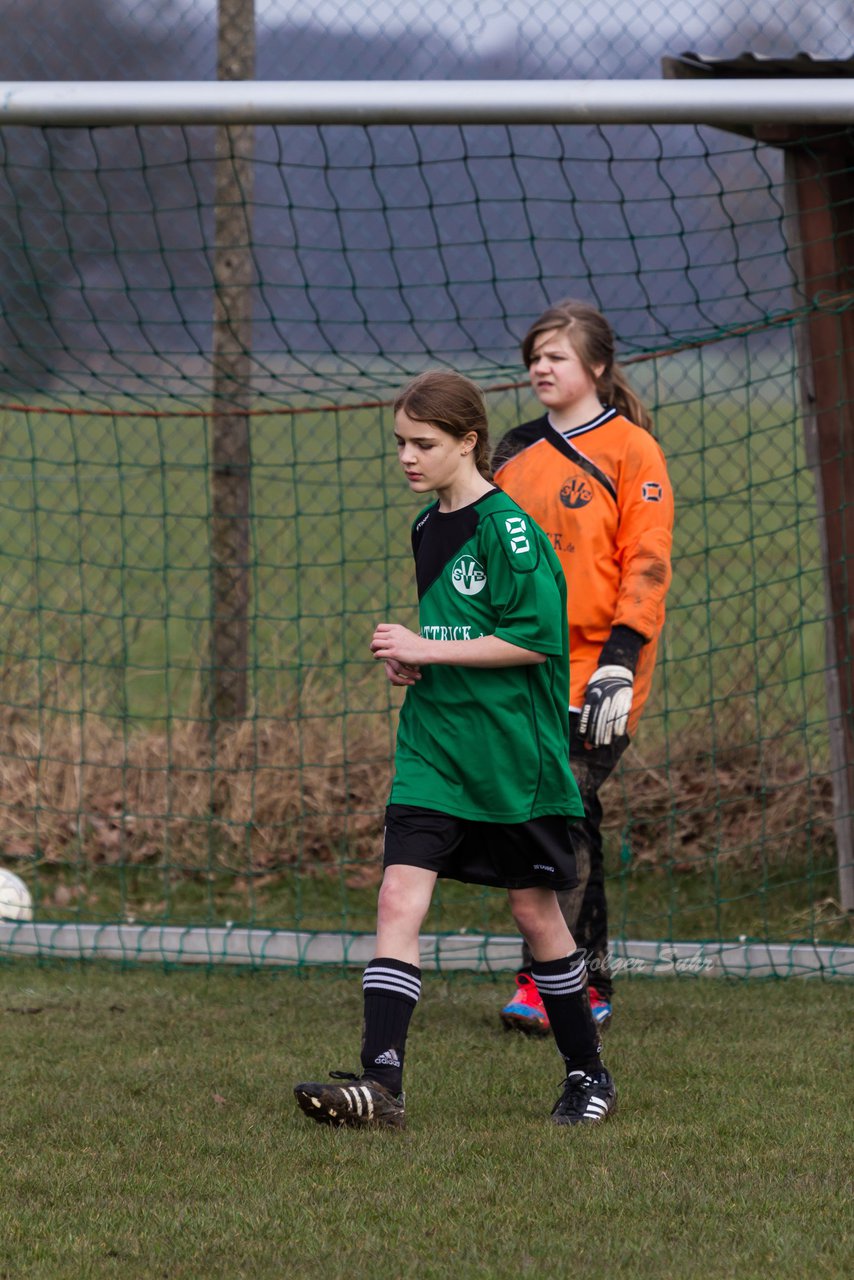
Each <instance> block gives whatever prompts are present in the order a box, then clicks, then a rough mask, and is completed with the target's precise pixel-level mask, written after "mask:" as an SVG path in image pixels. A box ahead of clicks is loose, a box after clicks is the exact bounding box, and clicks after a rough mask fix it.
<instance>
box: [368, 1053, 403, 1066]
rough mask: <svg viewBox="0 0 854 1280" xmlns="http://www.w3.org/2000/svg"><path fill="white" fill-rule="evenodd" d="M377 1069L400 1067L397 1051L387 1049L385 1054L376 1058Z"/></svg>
mask: <svg viewBox="0 0 854 1280" xmlns="http://www.w3.org/2000/svg"><path fill="white" fill-rule="evenodd" d="M374 1066H375V1067H399V1066H400V1058H399V1057H398V1056H397V1050H396V1049H386V1051H385V1053H381V1054H380V1056H379V1057H378V1058H374Z"/></svg>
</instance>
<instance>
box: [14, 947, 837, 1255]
mask: <svg viewBox="0 0 854 1280" xmlns="http://www.w3.org/2000/svg"><path fill="white" fill-rule="evenodd" d="M506 985H507V984H506V982H504V983H502V984H500V985H498V984H493V983H491V982H489V981H483V980H475V979H472V978H470V977H459V978H456V979H454V980H452V981H442V980H440V979H438V978H435V977H430V976H428V977H426V979H425V982H424V994H423V998H422V1003H421V1005H420V1007H419V1009H418V1010H417V1011H416V1015H415V1018H414V1020H413V1028H412V1033H411V1037H410V1044H409V1054H408V1065H407V1090H408V1100H407V1109H408V1128H407V1130H406V1132H405V1133H403V1134H399V1133H388V1132H380V1133H360V1132H352V1131H346V1132H337V1131H336V1132H329V1131H325V1130H322V1129H320V1128H318V1127H316V1126H313V1125H312V1124H311V1123H310V1121H308V1120H306V1119H305V1118H304V1117H303V1116H302V1114H301V1113H300V1112H299V1111H298V1110H297V1108H296V1106H295V1104H294V1101H293V1097H292V1094H291V1089H292V1086H293V1084H294V1083H295V1082H296V1081H297V1080H299V1079H311V1078H324V1077H325V1075H326V1073H327V1071H328V1070H330V1069H339V1068H340V1069H352V1068H354V1067H355V1066H356V1065H357V1053H358V1031H359V1022H360V1016H361V1013H360V1005H361V997H360V990H359V980H358V976H357V975H356V974H355V973H353V974H349V975H347V976H335V975H330V974H326V973H318V972H315V973H311V974H304V975H297V974H293V973H279V974H239V973H223V972H217V973H212V974H210V975H205V974H200V973H196V972H188V971H172V972H164V971H162V970H156V969H154V970H144V969H141V968H140V969H132V970H127V971H121V970H119V969H115V968H110V967H107V966H88V967H78V966H71V967H67V968H66V967H62V966H60V965H55V966H48V967H36V966H34V965H32V964H29V963H24V962H14V963H8V962H7V963H5V964H3V965H2V966H0V1025H2V1032H3V1045H4V1072H3V1120H2V1125H0V1135H2V1136H0V1150H2V1156H3V1163H4V1174H5V1176H4V1194H3V1197H2V1199H0V1226H2V1229H0V1276H2V1277H3V1278H4V1280H17V1278H18V1277H21V1278H26V1280H42V1278H43V1280H100V1277H118V1276H121V1277H123V1278H127V1280H149V1278H151V1280H154V1278H155V1277H157V1278H158V1280H160V1278H161V1277H162V1278H164V1280H167V1278H168V1280H219V1278H220V1277H221V1278H222V1280H237V1278H238V1277H245V1278H246V1280H266V1278H267V1277H270V1278H271V1280H272V1278H273V1277H280V1276H284V1275H288V1276H295V1277H300V1278H302V1280H315V1278H316V1280H345V1278H348V1277H351V1276H354V1275H355V1276H360V1277H363V1278H364V1280H389V1277H398V1276H414V1277H419V1278H421V1277H424V1278H425V1280H426V1278H433V1277H435V1278H436V1280H440V1278H441V1280H444V1278H445V1277H447V1276H451V1275H453V1276H459V1277H461V1278H463V1280H475V1278H477V1280H493V1278H494V1280H504V1278H506V1280H515V1278H516V1277H518V1276H520V1275H522V1276H528V1275H530V1276H548V1277H552V1276H554V1277H558V1276H567V1275H590V1276H608V1277H613V1278H614V1280H647V1278H649V1280H661V1278H662V1277H666V1278H668V1280H670V1278H673V1280H695V1278H696V1280H725V1278H726V1280H752V1278H753V1277H757V1278H758V1277H774V1280H787V1278H789V1277H791V1278H792V1280H802V1278H803V1277H804V1276H805V1275H810V1276H815V1277H819V1278H822V1277H823V1278H826V1280H836V1278H837V1277H838V1278H839V1280H841V1278H842V1277H845V1276H847V1275H849V1274H850V1258H851V1244H852V1242H851V1238H850V1225H851V1220H850V1203H851V1202H850V1194H851V1190H852V1188H851V1183H850V1179H851V1163H850V1149H851V1136H852V1135H851V1127H850V1126H851V1108H850V1093H849V1092H848V1091H847V1090H846V1087H845V1082H846V1080H847V1079H848V1072H849V1067H850V1062H849V1057H850V1036H849V1030H848V1028H850V1019H851V1015H852V1013H854V987H852V986H851V985H850V984H831V983H818V982H815V981H812V982H806V981H796V980H791V981H789V982H786V983H782V982H765V983H734V984H732V983H725V982H723V981H718V980H713V979H699V980H697V979H695V980H690V979H681V980H671V979H652V980H641V979H631V980H626V981H624V982H623V983H622V984H621V985H620V988H619V992H618V1004H617V1008H616V1015H615V1019H614V1026H613V1029H612V1030H610V1031H609V1032H608V1033H607V1036H606V1044H605V1048H606V1060H607V1062H608V1064H609V1065H610V1067H611V1070H612V1071H613V1073H614V1075H615V1077H616V1079H617V1083H618V1089H619V1095H620V1102H619V1108H620V1109H619V1111H618V1114H617V1116H616V1117H615V1118H614V1120H613V1121H611V1122H609V1123H608V1124H607V1125H606V1126H604V1127H602V1128H598V1129H586V1130H583V1131H575V1130H573V1131H566V1130H558V1129H555V1128H553V1127H551V1126H550V1124H549V1122H548V1119H547V1116H548V1112H549V1110H550V1108H551V1105H552V1103H553V1101H554V1099H555V1098H556V1097H557V1094H558V1092H559V1089H558V1085H559V1081H560V1075H561V1073H560V1063H559V1061H558V1059H557V1057H556V1055H555V1053H554V1049H553V1048H552V1047H551V1045H550V1044H548V1043H542V1042H539V1041H536V1042H531V1041H528V1040H526V1039H525V1038H524V1037H521V1036H516V1035H509V1034H506V1033H504V1032H502V1031H501V1029H500V1028H499V1025H498V1021H497V1017H496V1013H497V1009H498V1008H499V1007H500V1004H501V1003H503V1001H504V999H505V998H506V995H507V990H506Z"/></svg>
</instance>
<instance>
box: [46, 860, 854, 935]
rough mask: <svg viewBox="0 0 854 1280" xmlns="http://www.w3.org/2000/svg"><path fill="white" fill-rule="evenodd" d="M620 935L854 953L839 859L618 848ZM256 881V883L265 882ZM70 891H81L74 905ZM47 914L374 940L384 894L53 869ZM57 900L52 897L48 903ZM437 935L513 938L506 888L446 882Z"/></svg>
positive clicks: (338, 882) (288, 882)
mask: <svg viewBox="0 0 854 1280" xmlns="http://www.w3.org/2000/svg"><path fill="white" fill-rule="evenodd" d="M606 865H607V867H608V871H609V880H608V882H607V890H608V899H609V905H610V913H611V934H612V937H613V938H615V939H618V938H632V939H636V938H660V939H671V940H675V941H682V940H686V941H687V940H691V939H696V940H702V939H721V940H729V941H735V940H737V939H738V938H739V937H740V936H742V935H744V936H746V937H749V938H756V937H758V938H767V939H773V940H775V941H779V942H796V941H801V940H804V939H809V940H812V941H817V942H826V943H830V942H838V943H849V944H852V945H854V919H852V917H851V915H850V913H847V914H846V913H844V912H842V911H841V910H840V909H839V906H838V902H837V898H838V872H837V867H836V861H835V858H834V857H833V856H832V855H831V856H825V858H824V860H823V861H821V862H817V863H812V862H811V861H809V860H803V861H801V862H793V861H791V860H790V861H788V862H787V863H786V864H785V865H784V866H783V867H781V868H779V869H777V870H776V871H774V872H771V873H768V874H766V875H765V876H764V877H762V876H758V875H757V872H756V870H755V869H753V868H747V869H743V868H740V867H738V866H734V865H730V864H724V865H723V866H721V867H719V868H715V867H714V866H713V865H710V866H709V867H708V868H707V869H705V870H704V871H702V872H692V873H687V874H686V873H682V874H678V873H676V872H674V871H673V870H672V868H669V867H667V866H650V865H641V866H638V867H636V868H632V869H629V868H626V867H621V866H620V860H619V852H618V850H617V849H616V848H615V847H614V846H611V847H610V849H609V851H608V858H607V864H606ZM256 879H257V881H258V883H257V885H256V884H255V883H254V881H255V880H256ZM59 886H66V887H68V886H75V888H76V889H78V890H79V892H76V893H75V894H74V896H73V897H70V896H69V895H68V893H65V892H63V891H62V889H61V888H59ZM38 891H39V892H40V893H41V894H42V895H43V896H42V899H41V900H40V901H37V906H36V915H37V918H38V919H39V920H47V921H68V920H80V921H99V920H103V921H113V920H122V919H130V920H133V921H134V922H136V923H138V924H158V923H163V924H223V923H225V922H226V921H228V920H231V921H233V922H235V923H239V924H253V925H256V926H258V927H262V928H280V929H307V930H327V929H331V930H343V931H346V932H351V931H352V932H356V933H360V932H361V933H372V932H373V931H374V928H375V925H376V895H377V890H376V886H372V885H367V886H359V887H351V886H349V885H348V884H347V875H346V873H345V872H344V871H342V870H340V869H336V868H334V867H333V868H329V869H328V871H321V872H319V873H318V874H315V875H295V874H293V873H291V874H289V873H287V872H283V873H280V874H278V875H275V876H271V875H267V874H259V875H258V876H257V877H255V878H253V877H241V879H240V880H239V881H238V882H236V881H235V878H234V877H233V876H225V875H221V876H212V877H208V876H205V875H176V874H174V873H172V874H170V873H169V872H168V871H165V872H164V870H163V869H160V868H157V867H132V868H128V869H123V868H94V869H90V870H86V871H85V872H83V873H82V874H80V875H79V876H73V875H69V874H68V873H65V872H60V871H51V870H50V869H47V868H45V869H44V870H43V871H42V874H41V877H40V880H39V885H38ZM45 895H46V896H45ZM424 927H425V930H426V931H436V932H456V931H467V932H474V933H492V934H508V933H510V934H512V933H514V932H515V930H514V926H513V923H512V920H511V918H510V914H509V910H508V907H507V895H506V893H505V892H504V891H503V890H498V889H494V890H493V889H479V888H475V887H474V886H472V885H463V884H457V883H455V882H453V881H440V882H439V883H438V885H437V888H436V892H435V894H434V897H433V903H432V905H431V908H430V912H429V914H428V917H427V920H426V923H425V926H424Z"/></svg>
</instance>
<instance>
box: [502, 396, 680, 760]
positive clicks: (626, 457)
mask: <svg viewBox="0 0 854 1280" xmlns="http://www.w3.org/2000/svg"><path fill="white" fill-rule="evenodd" d="M493 465H494V468H495V483H496V484H497V485H499V486H500V487H501V488H502V489H503V490H504V491H505V492H506V493H508V494H509V495H510V497H511V498H513V499H514V500H515V501H516V502H518V504H519V505H520V506H521V507H523V508H524V509H525V510H526V511H528V512H529V514H530V515H532V516H533V518H534V519H535V520H536V521H537V523H538V524H539V525H540V527H541V528H542V529H543V530H544V532H545V533H546V534H547V536H548V538H549V541H550V542H551V544H552V546H553V547H554V549H555V551H556V552H557V555H558V557H559V559H560V561H561V564H562V565H563V570H564V573H565V574H566V581H567V587H568V602H567V608H568V615H569V653H570V692H569V696H570V706H571V708H572V709H574V710H580V708H581V705H582V703H583V701H584V690H585V689H586V687H587V682H588V680H589V679H590V677H591V675H592V674H593V672H594V670H595V669H596V667H597V666H599V662H600V654H601V652H602V646H603V645H604V644H605V642H606V641H607V640H608V638H609V636H610V634H611V630H612V628H614V627H630V628H631V629H632V630H633V631H635V632H637V633H638V634H639V635H640V636H641V637H643V640H644V641H645V643H644V644H643V646H642V647H641V650H640V656H639V658H638V662H637V669H636V671H635V685H634V695H633V698H632V710H631V714H630V716H629V722H628V732H629V733H630V734H631V733H633V732H634V730H635V727H636V726H637V722H638V720H639V718H640V714H641V711H642V710H643V706H644V703H645V702H646V699H647V697H648V696H649V690H650V686H651V684H652V673H653V668H654V666H655V654H656V647H657V642H658V637H659V635H660V634H661V628H662V626H663V625H664V599H665V596H666V594H667V588H668V587H669V585H670V578H671V568H670V549H671V542H672V533H673V491H672V489H671V487H670V481H669V479H668V475H667V464H666V463H665V460H664V454H663V453H662V451H661V449H660V448H659V446H658V444H657V443H656V441H655V440H654V439H653V437H652V436H651V435H650V434H649V432H648V431H644V430H643V428H642V427H638V426H636V424H635V423H633V422H630V421H629V420H628V418H624V417H622V416H621V415H620V414H619V413H617V411H616V409H610V408H609V409H604V410H603V412H602V413H601V414H600V415H599V416H598V417H597V418H594V419H593V421H592V422H587V423H585V424H584V425H583V426H580V427H574V428H571V429H570V430H568V431H565V432H560V431H558V430H557V429H556V428H555V427H553V426H552V425H551V423H550V422H549V419H548V416H547V415H544V416H543V417H541V418H537V419H536V421H534V422H527V423H525V424H524V425H523V426H520V427H514V428H513V430H511V431H508V433H507V435H506V436H504V438H503V439H502V440H501V441H500V442H499V444H498V447H497V449H496V451H495V457H494V459H493Z"/></svg>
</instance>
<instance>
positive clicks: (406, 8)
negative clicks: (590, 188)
mask: <svg viewBox="0 0 854 1280" xmlns="http://www.w3.org/2000/svg"><path fill="white" fill-rule="evenodd" d="M64 2H65V3H69V0H64ZM71 3H73V0H71ZM120 3H122V4H123V5H124V7H125V8H126V10H127V11H128V13H129V14H130V16H131V17H132V19H133V21H134V22H135V23H136V24H139V25H142V26H149V27H150V26H151V24H152V23H155V22H159V23H163V24H165V25H169V26H174V25H176V24H177V23H179V22H181V21H184V22H189V23H191V24H195V23H198V24H200V25H201V24H204V23H207V22H212V21H213V19H214V17H215V14H216V0H120ZM256 15H257V27H258V31H259V34H262V33H263V31H264V29H265V28H267V29H269V28H270V27H274V26H279V25H281V24H285V23H293V24H294V25H297V26H311V25H320V26H323V27H325V28H326V29H328V30H330V31H334V32H336V33H343V32H348V31H349V32H354V33H358V34H359V35H361V36H363V37H364V36H371V35H375V36H376V37H378V38H379V39H382V38H383V37H385V38H388V37H389V36H392V35H394V34H397V33H400V32H403V31H410V32H411V31H413V30H423V31H432V32H434V33H436V35H438V36H440V38H441V39H442V40H443V41H445V42H447V43H450V44H452V45H454V46H458V47H459V50H460V52H475V53H476V54H477V55H478V56H480V57H487V58H488V57H489V56H490V54H492V53H498V52H500V51H501V50H506V49H507V48H508V47H512V46H514V45H515V46H517V47H518V46H521V47H522V48H524V49H525V50H526V51H530V50H531V47H532V46H533V47H534V48H535V49H536V52H537V54H538V56H539V58H540V59H541V61H542V64H543V72H542V73H543V74H549V73H550V70H551V71H552V73H553V74H561V67H562V66H565V64H566V60H567V55H568V54H569V55H570V56H571V57H572V62H573V68H574V71H575V74H578V75H584V76H586V77H596V76H606V77H608V76H611V77H613V76H618V75H620V74H625V71H624V68H625V67H626V66H628V67H630V68H631V71H630V73H631V74H649V75H654V76H657V75H659V74H660V71H659V61H658V60H659V58H660V56H661V55H662V54H663V53H680V52H684V51H686V50H693V51H696V52H700V53H704V54H707V55H709V56H716V57H733V56H735V55H737V54H740V53H743V52H744V51H745V50H749V51H751V52H753V53H758V54H765V55H769V56H777V57H791V56H792V55H793V54H795V53H798V52H807V53H811V54H812V55H813V56H815V57H823V58H845V57H851V56H852V55H854V5H852V4H851V3H850V0H807V2H806V3H799V0H702V3H698V0H647V2H645V3H642V4H641V3H634V2H630V0H616V2H613V3H612V2H606V0H584V2H582V3H578V2H577V0H576V2H574V3H573V2H572V0H569V2H566V0H540V3H539V4H537V5H536V6H532V4H531V2H530V0H429V2H428V3H424V0H256ZM641 50H643V51H645V53H646V57H645V59H643V61H645V62H646V64H647V70H646V71H645V72H644V71H643V70H641V71H638V70H637V69H636V68H637V65H638V62H639V61H640V60H639V58H638V55H639V52H640V51H641Z"/></svg>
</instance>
